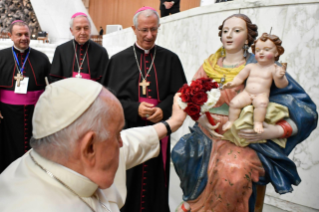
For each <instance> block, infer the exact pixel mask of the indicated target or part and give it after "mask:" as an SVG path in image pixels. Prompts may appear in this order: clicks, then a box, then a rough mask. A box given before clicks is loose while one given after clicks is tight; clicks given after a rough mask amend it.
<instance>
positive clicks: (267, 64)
mask: <svg viewBox="0 0 319 212" xmlns="http://www.w3.org/2000/svg"><path fill="white" fill-rule="evenodd" d="M281 43H282V41H281V40H280V39H279V37H278V36H276V35H269V34H268V33H263V34H262V36H261V37H260V38H259V39H257V40H256V41H255V42H254V44H253V45H252V46H251V47H252V51H253V53H254V54H255V58H256V60H257V62H258V63H253V64H248V65H247V66H245V68H244V69H243V70H241V71H240V73H239V74H238V75H237V76H236V77H235V78H234V79H233V81H232V82H228V83H226V84H225V85H224V86H223V89H228V88H232V87H235V86H238V85H240V84H242V83H244V81H245V80H246V79H247V82H246V85H245V89H244V90H243V91H242V92H241V93H239V94H238V95H237V96H236V97H235V98H233V100H232V101H231V102H230V105H229V120H228V122H226V123H225V124H224V125H223V131H226V130H228V129H230V128H231V126H232V124H233V123H234V121H236V119H237V118H238V117H239V114H240V112H241V109H242V108H244V107H245V106H247V105H250V104H253V106H254V131H255V132H257V133H262V132H263V131H264V128H263V121H264V119H265V115H266V112H267V106H268V103H269V92H270V87H271V85H272V80H274V82H275V85H276V86H277V87H278V88H284V87H286V86H287V85H288V80H287V78H286V76H285V73H286V65H283V67H279V66H277V65H276V64H275V61H278V59H279V56H280V55H282V54H283V53H284V48H283V47H282V46H281Z"/></svg>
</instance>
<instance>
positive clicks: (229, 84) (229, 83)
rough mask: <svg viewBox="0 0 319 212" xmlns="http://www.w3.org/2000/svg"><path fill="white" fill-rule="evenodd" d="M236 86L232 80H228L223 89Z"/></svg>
mask: <svg viewBox="0 0 319 212" xmlns="http://www.w3.org/2000/svg"><path fill="white" fill-rule="evenodd" d="M232 87H234V85H233V83H232V82H227V83H225V84H224V85H223V87H222V89H229V88H232Z"/></svg>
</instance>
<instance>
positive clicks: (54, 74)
mask: <svg viewBox="0 0 319 212" xmlns="http://www.w3.org/2000/svg"><path fill="white" fill-rule="evenodd" d="M62 68H63V67H62V64H61V53H60V48H59V47H57V48H56V50H55V53H54V56H53V60H52V65H51V69H50V74H49V81H50V83H52V82H55V81H58V80H61V79H63V77H62V76H63V74H62V73H63V71H62Z"/></svg>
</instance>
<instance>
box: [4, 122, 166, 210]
mask: <svg viewBox="0 0 319 212" xmlns="http://www.w3.org/2000/svg"><path fill="white" fill-rule="evenodd" d="M121 136H122V140H123V147H122V148H121V149H120V161H119V168H118V170H117V173H116V176H115V180H114V183H113V184H112V186H111V187H110V188H108V189H99V188H98V186H97V185H96V184H95V183H93V182H92V181H91V180H89V179H88V178H86V177H84V176H82V175H80V174H79V173H77V172H75V171H73V170H70V169H68V168H66V167H64V166H62V165H60V164H57V163H54V162H52V161H49V160H47V159H45V158H43V157H41V156H40V155H39V154H37V153H36V152H35V151H33V150H32V149H31V150H30V151H29V152H28V153H26V154H24V155H23V156H22V157H20V158H19V159H17V160H16V161H14V162H13V163H12V164H11V165H10V166H9V167H8V168H7V169H6V170H5V171H4V172H3V173H2V174H1V175H0V211H1V212H18V211H19V212H22V211H23V212H73V211H76V212H90V211H92V210H91V209H90V208H89V207H88V206H87V205H86V204H85V203H84V202H82V201H81V200H80V199H79V197H78V196H76V195H75V194H73V193H72V192H71V191H70V190H68V189H67V188H66V187H65V186H63V185H61V183H59V182H58V181H57V180H55V179H53V178H52V177H50V176H49V175H48V174H47V173H46V172H45V171H43V170H42V169H41V168H39V166H37V165H36V164H35V163H34V162H33V161H32V159H31V157H30V154H29V153H31V154H32V156H33V157H34V159H35V160H36V161H37V162H38V163H39V164H40V165H41V166H43V167H44V168H45V169H47V170H48V171H50V172H51V173H52V174H53V175H55V176H56V177H57V178H59V179H60V180H61V181H63V182H64V183H65V184H66V185H67V186H69V187H70V188H71V189H72V190H74V191H75V192H76V193H77V194H78V195H80V196H81V198H82V199H83V200H84V201H85V202H86V203H88V204H89V205H90V206H91V207H92V208H93V209H94V211H96V212H105V211H112V212H119V208H121V207H122V206H123V205H124V202H125V198H126V169H129V168H132V167H134V166H136V165H138V164H140V163H143V162H145V161H146V160H149V159H151V158H153V157H156V156H157V155H158V154H159V151H160V146H159V140H158V135H157V133H156V131H155V129H154V128H153V127H152V126H148V127H143V128H131V129H128V130H124V131H122V133H121ZM105 207H106V208H105Z"/></svg>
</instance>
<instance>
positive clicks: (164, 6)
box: [160, 0, 180, 17]
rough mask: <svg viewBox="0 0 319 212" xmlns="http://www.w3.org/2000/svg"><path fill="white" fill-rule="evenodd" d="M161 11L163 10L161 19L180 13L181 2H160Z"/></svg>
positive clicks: (166, 0) (168, 0) (164, 0)
mask: <svg viewBox="0 0 319 212" xmlns="http://www.w3.org/2000/svg"><path fill="white" fill-rule="evenodd" d="M160 1H161V5H160V10H161V17H165V16H168V15H169V14H175V13H178V12H180V10H179V3H180V0H174V1H171V0H160Z"/></svg>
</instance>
